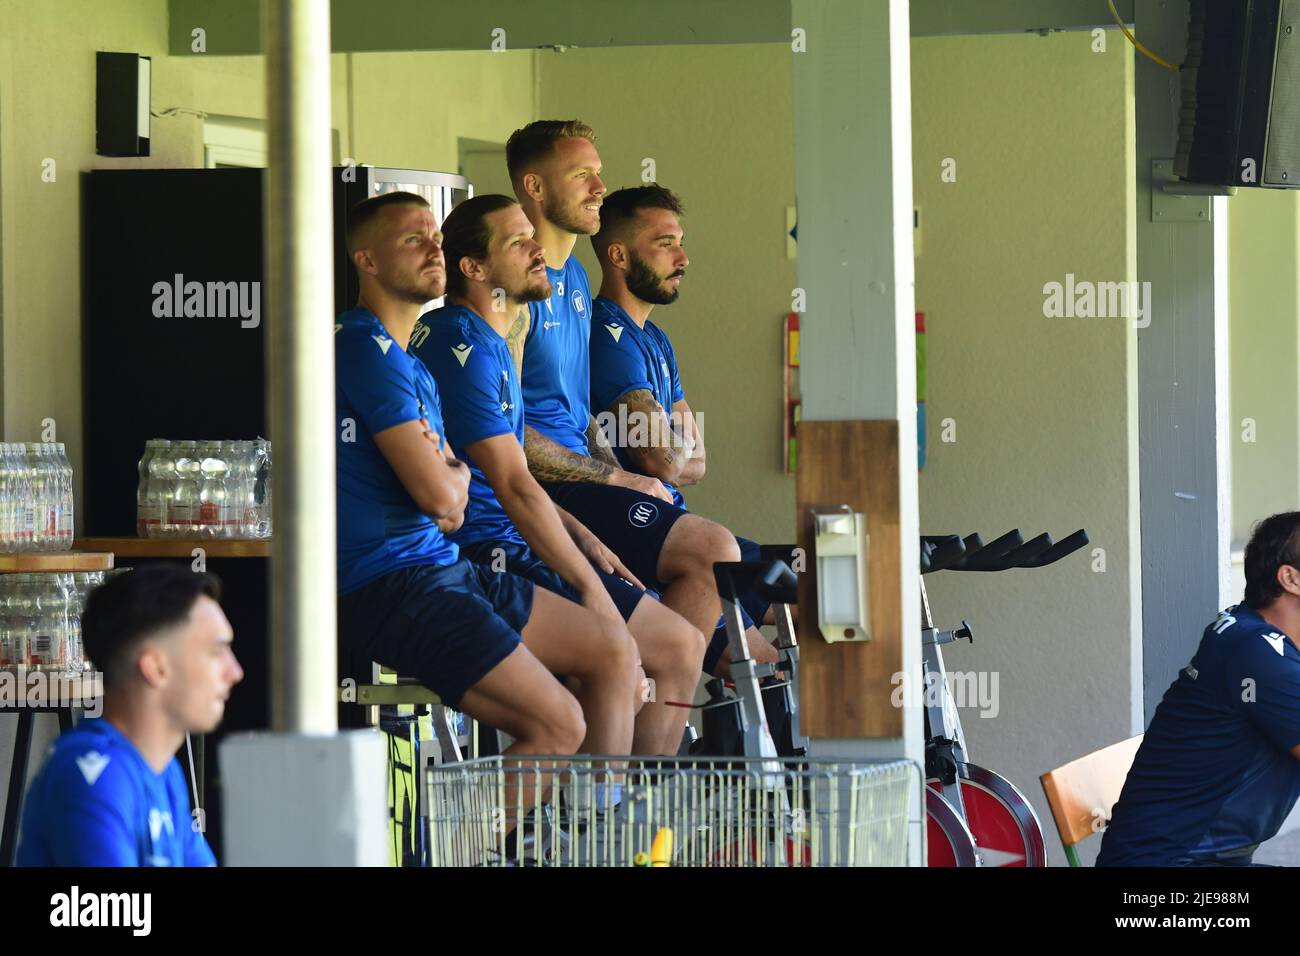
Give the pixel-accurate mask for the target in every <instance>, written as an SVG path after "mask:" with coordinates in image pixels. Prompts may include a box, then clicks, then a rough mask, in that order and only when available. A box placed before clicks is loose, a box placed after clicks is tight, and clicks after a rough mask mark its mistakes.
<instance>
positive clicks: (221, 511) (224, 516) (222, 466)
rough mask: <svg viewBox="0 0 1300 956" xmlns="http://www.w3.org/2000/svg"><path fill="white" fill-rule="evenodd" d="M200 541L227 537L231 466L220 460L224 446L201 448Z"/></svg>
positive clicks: (215, 444) (212, 444) (212, 443)
mask: <svg viewBox="0 0 1300 956" xmlns="http://www.w3.org/2000/svg"><path fill="white" fill-rule="evenodd" d="M198 459H199V475H200V478H199V527H198V533H199V537H202V538H221V537H224V536H225V529H226V522H227V520H228V519H229V516H230V506H229V502H228V500H227V498H226V476H227V475H228V473H229V471H230V466H229V465H228V464H227V463H226V461H225V459H224V458H222V457H221V443H220V442H216V441H205V442H203V443H202V444H201V445H200V446H199V455H198Z"/></svg>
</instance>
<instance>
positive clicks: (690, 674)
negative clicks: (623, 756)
mask: <svg viewBox="0 0 1300 956" xmlns="http://www.w3.org/2000/svg"><path fill="white" fill-rule="evenodd" d="M533 231H534V230H533V226H532V223H530V222H529V221H528V217H527V216H525V215H524V211H523V209H521V208H520V206H519V204H518V203H517V202H515V200H514V199H512V198H509V197H507V196H497V195H486V196H476V197H474V198H473V199H468V200H465V201H464V202H462V203H461V204H460V205H459V206H457V207H456V208H455V209H454V210H453V211H452V212H451V213H450V214H449V215H448V216H447V220H446V222H444V223H443V254H444V256H445V257H446V259H447V303H448V304H447V305H446V306H444V307H443V308H441V309H437V310H435V311H433V312H429V313H426V314H425V315H424V316H423V317H422V318H421V321H420V324H419V325H417V326H416V331H415V333H414V335H413V337H412V342H413V343H415V342H416V341H419V344H418V345H415V344H413V345H412V352H413V353H414V354H415V355H417V356H418V357H419V358H421V359H422V360H423V361H424V363H425V364H426V365H427V366H428V367H429V370H430V371H431V372H433V376H434V379H435V380H436V382H437V384H438V392H439V395H440V396H441V398H442V401H443V422H444V425H445V427H446V436H447V440H448V441H449V442H450V443H451V446H452V450H453V452H454V454H455V455H456V457H457V458H459V459H460V460H461V461H464V462H465V463H466V464H467V465H468V466H469V469H470V475H471V480H470V488H469V505H468V507H467V509H466V514H465V522H464V524H463V525H462V526H461V527H460V529H459V530H458V531H457V532H456V533H455V534H454V535H452V540H453V541H454V542H455V543H456V544H457V545H458V546H459V547H460V549H461V554H462V555H465V556H467V557H469V558H470V559H471V560H473V561H477V562H479V563H480V564H484V565H487V566H488V567H489V568H491V569H493V570H496V571H508V572H510V573H513V574H516V575H519V576H520V577H524V578H528V579H529V580H531V581H533V583H535V584H539V585H541V586H542V587H544V588H547V589H548V590H551V591H554V592H557V593H560V594H564V595H567V596H569V597H571V598H573V599H574V600H581V597H582V595H583V594H585V593H587V592H588V591H592V590H604V591H606V592H607V593H608V594H609V596H610V598H612V599H613V601H614V604H615V606H616V607H618V609H619V612H620V614H621V615H622V617H623V619H624V620H625V621H626V622H627V626H628V630H629V631H630V632H631V634H632V637H633V638H634V639H635V640H636V643H637V647H638V649H639V651H640V654H641V661H642V664H643V667H644V669H645V672H646V674H647V675H648V676H649V678H650V679H651V680H653V681H654V685H653V694H651V693H649V690H650V688H649V687H647V693H646V694H645V695H644V696H646V697H647V699H648V702H647V704H646V706H645V707H644V708H643V709H642V711H641V713H640V714H638V715H637V721H636V733H635V735H634V737H633V740H632V752H633V753H635V754H675V753H676V752H677V750H678V747H679V746H680V744H681V739H682V731H683V728H684V727H685V724H686V717H687V714H688V711H687V710H686V709H685V708H682V707H674V706H672V705H671V704H670V703H668V702H670V701H675V702H679V703H680V702H689V701H690V700H691V699H692V696H693V693H694V690H695V685H696V681H697V679H698V676H699V671H700V663H701V660H702V658H703V655H704V637H703V635H702V634H701V633H700V632H699V631H698V630H696V629H695V628H693V627H692V626H691V625H690V624H689V623H687V622H686V621H685V620H683V619H682V618H681V617H679V616H678V615H676V614H674V613H673V612H672V611H670V610H669V609H667V608H665V607H663V606H662V605H661V604H660V603H659V602H658V601H656V600H655V599H654V597H653V596H651V595H649V594H646V593H645V591H643V590H642V589H640V588H638V587H634V586H633V585H632V584H630V583H629V582H628V581H627V580H625V578H633V575H632V574H631V572H629V571H628V570H627V569H626V568H625V567H624V566H623V565H622V563H621V562H620V561H619V560H618V558H617V557H615V556H614V555H613V554H612V553H611V552H609V551H608V549H606V548H605V547H604V546H603V545H602V544H601V543H600V542H599V541H598V540H597V539H596V537H595V536H594V535H592V534H591V532H590V531H588V530H587V529H586V528H584V527H583V526H582V525H581V524H580V523H579V522H577V521H576V520H575V519H574V518H573V517H572V516H571V515H569V514H568V513H566V512H564V511H562V510H561V509H559V508H557V507H556V506H555V505H554V504H553V503H552V501H551V499H550V498H549V497H547V494H546V492H545V491H543V490H542V488H541V486H540V485H539V484H538V483H537V480H536V479H535V478H533V476H532V475H531V474H529V471H528V462H527V459H526V458H525V456H524V446H523V437H524V404H523V398H522V396H521V394H520V386H519V377H518V374H517V372H516V370H515V365H514V361H513V359H512V358H511V356H510V350H509V348H508V347H507V346H506V338H505V337H506V334H507V333H508V332H509V330H510V328H511V326H512V325H513V323H514V321H515V319H516V318H517V316H518V314H519V312H520V311H521V310H524V311H526V310H527V304H528V303H529V302H532V301H537V300H540V299H545V298H547V297H548V296H550V294H551V287H550V283H549V282H548V281H547V278H546V261H545V259H544V258H543V250H542V247H541V246H540V245H538V243H537V242H536V240H535V239H534V238H533ZM422 332H426V334H423V335H422V334H421V333H422ZM593 562H594V563H595V565H596V566H595V567H594V568H593V566H592V564H593ZM614 572H617V573H614ZM619 575H622V577H620V576H619ZM633 580H635V578H633Z"/></svg>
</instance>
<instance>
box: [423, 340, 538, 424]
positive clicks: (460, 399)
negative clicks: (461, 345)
mask: <svg viewBox="0 0 1300 956" xmlns="http://www.w3.org/2000/svg"><path fill="white" fill-rule="evenodd" d="M430 341H432V339H431V340H430ZM422 354H423V355H424V357H425V360H426V364H428V366H429V371H431V372H432V373H433V377H434V381H435V382H436V383H437V385H438V395H439V397H440V399H441V402H442V421H443V426H444V427H445V428H446V429H447V440H448V441H449V442H451V444H452V447H453V448H464V447H465V446H466V445H472V444H474V442H476V441H482V440H483V439H485V438H495V437H496V436H497V435H513V434H514V431H515V430H514V427H513V426H512V425H511V423H510V419H509V418H507V417H506V413H505V412H503V411H502V410H501V383H502V382H503V381H504V379H503V376H502V373H503V372H504V371H505V370H504V369H503V368H501V367H500V366H499V365H498V364H497V363H496V362H494V361H493V360H492V355H491V353H489V352H488V351H486V350H485V349H483V348H482V347H481V346H475V347H474V350H473V351H472V352H470V354H469V357H468V358H467V359H466V360H465V364H464V365H461V364H460V360H459V359H457V358H456V356H455V355H453V354H452V353H451V349H449V348H447V349H443V348H436V347H435V348H426V349H425V351H424V352H423V353H422Z"/></svg>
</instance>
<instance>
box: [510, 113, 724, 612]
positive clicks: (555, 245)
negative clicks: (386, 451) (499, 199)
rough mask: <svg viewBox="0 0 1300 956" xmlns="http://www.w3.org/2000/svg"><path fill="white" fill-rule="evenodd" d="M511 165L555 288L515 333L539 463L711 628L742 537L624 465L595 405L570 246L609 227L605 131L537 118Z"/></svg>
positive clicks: (571, 507) (584, 293)
mask: <svg viewBox="0 0 1300 956" xmlns="http://www.w3.org/2000/svg"><path fill="white" fill-rule="evenodd" d="M506 164H507V167H508V169H509V172H510V181H511V182H512V183H513V185H514V190H515V195H516V196H517V197H518V199H519V204H520V205H521V206H522V207H523V210H524V213H525V214H526V215H527V216H528V219H529V221H530V222H531V223H532V224H533V226H534V228H535V229H536V230H537V233H536V238H537V241H538V242H539V243H541V245H542V247H543V248H544V250H545V256H546V272H547V278H548V280H549V281H550V284H551V287H552V294H551V296H550V297H549V298H546V299H544V300H542V301H540V302H533V303H531V304H530V305H529V313H528V317H527V319H526V320H525V319H524V318H523V317H522V316H521V317H520V321H519V322H518V323H517V324H516V325H515V326H513V327H512V329H511V331H510V332H509V333H508V334H507V344H508V345H509V346H510V349H511V353H512V354H513V355H514V357H515V362H516V364H517V365H519V367H520V381H521V383H522V386H523V400H524V415H525V428H524V451H525V453H526V455H527V458H528V468H529V471H531V472H532V474H533V476H534V477H536V478H537V480H538V481H540V482H541V483H542V486H543V487H544V488H545V489H546V491H547V493H548V494H549V495H550V496H551V498H552V499H553V500H554V501H555V503H556V504H558V505H559V506H561V507H562V508H564V509H565V510H566V511H568V512H569V513H571V514H572V515H573V516H574V517H575V518H576V519H577V520H578V521H580V522H582V524H583V525H585V526H586V527H587V528H589V529H591V531H592V532H593V533H594V534H595V535H596V537H598V538H599V539H600V540H601V541H603V542H604V543H605V544H607V545H608V546H609V547H610V549H611V550H613V551H614V553H615V554H617V555H618V556H619V557H620V558H622V559H623V561H624V563H625V564H626V565H627V566H628V567H629V568H630V569H631V570H632V572H633V573H634V574H635V575H636V576H637V577H638V578H639V579H640V580H641V581H643V582H645V584H646V585H648V586H649V587H651V588H653V589H654V590H656V591H657V592H658V593H659V594H660V595H661V600H662V601H663V603H664V604H666V605H667V606H668V607H670V608H672V609H673V610H674V611H676V612H677V613H678V614H680V615H681V616H682V617H684V618H685V619H686V620H687V621H689V622H690V623H691V624H692V625H694V626H695V627H696V628H697V629H698V630H699V631H700V632H701V633H703V634H712V633H713V632H714V631H715V630H716V629H717V628H718V627H719V619H720V612H721V609H722V605H721V601H720V599H719V597H718V589H717V584H716V582H715V580H714V577H713V565H714V564H715V563H716V562H719V561H738V560H739V559H740V548H739V546H738V545H737V544H736V539H735V537H734V536H733V535H732V534H731V533H730V532H729V531H727V529H726V528H723V527H722V526H721V525H718V524H715V523H714V522H712V521H708V520H706V519H704V518H701V517H699V516H698V515H692V514H689V513H687V512H686V511H685V510H683V509H682V508H679V507H677V506H676V505H674V504H673V496H672V493H671V492H670V491H669V490H668V488H666V487H665V486H664V484H663V482H661V481H659V480H658V479H656V478H650V477H648V476H646V475H641V474H637V473H636V472H631V471H627V470H626V469H624V468H621V467H619V464H618V461H617V460H616V459H615V458H614V456H613V454H612V452H610V450H609V448H608V446H606V445H605V444H604V443H603V442H602V441H600V440H599V439H600V433H599V429H598V428H596V427H595V422H594V420H593V419H592V417H591V414H590V405H589V403H590V384H591V383H590V378H589V374H588V368H589V356H588V344H589V339H590V336H591V289H590V286H589V284H588V282H587V274H586V272H585V271H584V270H583V268H582V264H581V263H580V262H579V261H578V259H577V257H576V256H574V255H572V252H573V246H574V244H575V243H576V242H577V239H578V236H580V235H584V236H590V235H593V234H595V232H596V231H597V230H598V229H599V228H600V204H601V199H602V197H603V196H604V194H605V184H604V183H603V182H601V179H600V169H601V163H600V155H599V154H598V153H597V152H596V145H595V134H594V133H593V132H592V130H591V128H590V127H589V126H587V125H586V124H585V123H582V122H579V121H578V120H567V121H566V120H538V121H537V122H534V123H530V124H529V125H527V126H525V127H523V128H522V129H518V130H516V131H515V132H514V133H512V134H511V136H510V139H509V140H508V141H507V142H506Z"/></svg>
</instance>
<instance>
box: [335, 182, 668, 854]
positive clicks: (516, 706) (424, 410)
mask: <svg viewBox="0 0 1300 956" xmlns="http://www.w3.org/2000/svg"><path fill="white" fill-rule="evenodd" d="M346 241H347V247H348V251H349V254H350V255H351V257H352V262H353V264H354V266H355V267H356V270H357V275H358V278H359V283H360V290H359V294H358V299H357V307H356V308H354V309H351V310H350V311H348V312H345V313H344V314H343V315H341V316H340V317H339V319H338V322H337V324H336V326H335V335H334V361H335V384H336V387H335V402H336V407H337V416H338V423H339V427H338V434H337V437H336V450H335V461H336V468H337V481H338V592H339V599H338V604H339V617H338V622H339V645H340V650H341V652H342V654H343V656H344V658H345V660H344V667H345V669H346V671H351V672H353V673H356V672H357V670H361V671H365V672H367V676H368V669H369V666H370V662H371V661H376V662H378V663H380V664H383V665H386V666H388V667H391V668H393V669H395V670H396V671H397V672H398V673H400V674H403V675H405V676H407V677H413V678H416V679H418V680H419V681H420V682H421V683H422V684H424V685H425V686H426V687H429V688H430V689H432V690H434V691H435V692H437V693H438V694H439V696H440V697H441V698H442V699H443V701H444V702H445V703H447V704H448V705H450V706H452V707H455V708H456V709H458V710H461V711H463V712H465V713H467V714H469V715H470V716H472V717H474V718H476V719H478V720H481V721H483V722H485V723H487V724H489V725H491V726H492V727H495V728H497V729H499V730H503V731H505V732H506V733H508V734H509V735H510V736H511V737H513V738H514V739H515V742H514V744H513V745H512V746H511V747H509V748H508V749H507V751H506V754H507V755H510V754H515V753H522V754H570V753H574V752H575V751H578V750H583V751H584V752H589V753H597V754H613V755H624V754H627V753H629V752H630V749H631V745H632V730H633V720H634V718H635V714H636V711H637V708H638V706H639V704H640V698H639V690H640V687H641V681H642V679H643V674H642V672H641V670H640V668H639V666H638V661H637V656H636V647H635V645H634V644H633V643H632V640H631V638H630V637H629V636H628V634H627V630H626V628H625V627H624V625H623V620H622V617H621V616H620V615H619V613H618V610H617V608H615V606H614V603H613V602H612V601H611V600H610V599H609V596H608V595H607V594H606V593H605V592H604V591H603V590H599V591H598V592H597V591H592V592H591V593H589V594H584V605H582V606H580V605H578V604H575V603H574V602H572V601H570V600H568V599H567V598H564V597H560V596H558V595H555V594H552V593H551V592H549V591H547V590H545V589H542V588H534V586H533V584H532V582H531V581H528V580H526V579H524V578H521V577H516V576H515V575H513V574H495V573H493V572H492V571H491V570H490V569H488V568H484V567H482V566H480V565H477V564H474V563H472V562H470V561H467V560H465V559H464V558H462V557H461V556H460V554H459V552H458V549H457V546H456V545H455V544H454V543H453V542H451V541H450V540H448V537H447V536H448V535H450V534H452V533H453V532H455V531H456V530H457V529H458V528H459V527H460V526H461V522H462V521H463V520H464V517H465V509H466V506H467V504H468V501H469V484H470V474H469V469H468V468H467V467H466V466H465V464H464V463H463V462H461V461H458V460H457V459H456V458H455V457H453V456H452V454H451V451H450V447H449V446H448V444H447V443H446V441H445V440H444V437H443V434H444V433H443V422H442V412H441V405H440V402H439V396H438V390H437V386H436V385H435V384H434V380H433V377H432V376H431V375H430V374H429V370H428V369H427V368H426V367H425V365H424V363H422V362H420V361H419V360H418V359H416V358H415V357H414V356H412V355H410V354H409V353H408V351H407V349H408V347H409V344H410V340H411V333H412V331H413V330H414V328H415V325H416V321H417V320H418V319H419V316H420V311H421V308H422V307H423V306H424V305H425V304H427V303H428V302H429V301H430V300H432V299H436V298H438V297H439V296H441V295H442V294H443V290H444V286H445V282H446V271H445V267H444V263H443V254H442V246H441V243H442V236H441V233H440V232H439V231H438V224H437V222H436V221H435V219H434V216H433V212H432V210H431V209H430V208H429V204H428V202H426V201H425V200H424V199H423V198H422V197H420V196H417V195H414V194H412V193H402V192H395V193H387V194H384V195H380V196H375V197H371V198H369V199H366V200H363V201H362V202H360V203H358V204H357V205H356V206H355V207H353V209H352V210H351V212H350V213H349V216H348V231H347V237H346ZM553 674H565V675H568V676H569V677H572V678H575V680H576V684H577V688H578V689H577V690H576V691H575V693H576V697H577V699H576V701H575V698H574V695H572V694H570V692H569V691H568V690H567V689H565V687H564V686H562V685H561V684H560V682H559V681H558V680H556V678H555V677H554V676H553ZM579 704H580V705H581V706H579ZM511 776H512V778H513V776H514V775H511ZM509 788H510V785H508V787H507V789H509ZM524 799H525V800H526V801H528V802H531V800H530V799H529V798H527V797H525V798H524ZM543 799H544V798H543ZM505 805H506V806H507V807H513V806H515V804H514V802H513V800H512V798H511V797H510V796H509V795H507V797H506V799H505ZM512 825H513V824H512V823H511V822H510V821H507V827H506V829H510V828H511V827H512Z"/></svg>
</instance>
